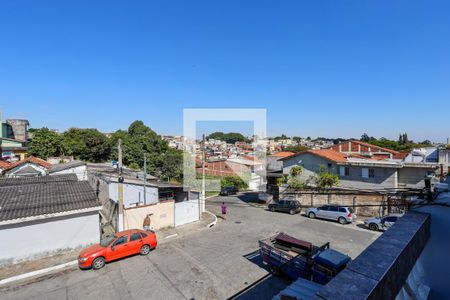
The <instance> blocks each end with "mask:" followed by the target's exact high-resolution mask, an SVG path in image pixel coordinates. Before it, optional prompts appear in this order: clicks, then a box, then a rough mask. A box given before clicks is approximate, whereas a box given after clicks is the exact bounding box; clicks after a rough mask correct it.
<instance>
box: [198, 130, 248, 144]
mask: <svg viewBox="0 0 450 300" xmlns="http://www.w3.org/2000/svg"><path fill="white" fill-rule="evenodd" d="M206 138H207V139H208V140H209V139H215V140H221V141H224V142H227V143H229V144H234V143H236V142H247V143H249V142H250V139H248V138H246V137H245V136H243V135H242V134H240V133H237V132H228V133H223V132H219V131H217V132H213V133H211V134H210V135H208V136H207V137H206Z"/></svg>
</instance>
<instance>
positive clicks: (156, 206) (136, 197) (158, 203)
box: [88, 164, 200, 230]
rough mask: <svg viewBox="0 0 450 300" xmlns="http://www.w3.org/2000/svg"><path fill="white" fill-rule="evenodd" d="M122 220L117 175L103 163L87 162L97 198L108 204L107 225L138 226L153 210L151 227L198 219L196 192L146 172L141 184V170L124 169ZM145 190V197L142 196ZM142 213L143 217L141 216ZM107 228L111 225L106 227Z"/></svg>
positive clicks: (114, 226) (115, 227) (198, 207)
mask: <svg viewBox="0 0 450 300" xmlns="http://www.w3.org/2000/svg"><path fill="white" fill-rule="evenodd" d="M120 177H121V178H122V179H123V182H122V191H123V209H124V221H123V223H124V224H120V225H119V224H118V222H119V220H118V214H117V213H118V208H117V206H118V202H119V184H120V182H119V175H118V173H117V170H116V169H115V168H113V167H111V166H107V165H104V164H89V165H88V179H89V181H90V182H91V185H92V186H94V188H95V189H96V191H97V194H99V198H100V201H101V202H102V203H107V205H105V206H107V207H110V209H109V210H108V211H104V212H103V214H104V215H108V216H109V217H108V218H107V219H108V222H110V224H109V226H112V227H113V228H114V230H117V229H118V228H121V226H123V225H124V227H123V228H124V229H133V228H136V226H137V228H141V227H142V222H143V220H144V218H145V216H146V215H147V214H153V216H152V217H151V219H152V228H153V229H155V230H156V229H160V228H162V227H168V226H179V225H183V224H187V223H190V222H195V221H198V220H199V219H200V200H199V199H200V197H199V192H197V191H193V190H190V189H187V190H186V189H185V187H184V186H183V185H181V184H175V183H169V182H162V181H158V180H157V178H156V177H154V176H151V175H147V181H146V182H145V185H144V179H143V174H142V172H136V171H133V170H130V169H126V168H125V169H124V170H123V174H122V176H120ZM144 194H145V197H144ZM141 217H142V218H141ZM109 230H110V229H109Z"/></svg>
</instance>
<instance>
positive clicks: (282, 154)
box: [271, 151, 295, 157]
mask: <svg viewBox="0 0 450 300" xmlns="http://www.w3.org/2000/svg"><path fill="white" fill-rule="evenodd" d="M293 154H295V153H294V152H290V151H281V152H277V153H274V154H272V155H271V156H276V157H286V156H291V155H293Z"/></svg>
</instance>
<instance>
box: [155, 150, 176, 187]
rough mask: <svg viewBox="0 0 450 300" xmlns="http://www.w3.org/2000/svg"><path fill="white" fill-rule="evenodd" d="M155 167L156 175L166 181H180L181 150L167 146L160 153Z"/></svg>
mask: <svg viewBox="0 0 450 300" xmlns="http://www.w3.org/2000/svg"><path fill="white" fill-rule="evenodd" d="M155 169H156V174H158V175H159V176H158V177H160V178H162V179H166V180H167V181H177V182H180V181H181V179H182V178H183V152H182V151H180V150H176V149H172V148H168V149H167V151H166V152H164V153H162V154H161V155H160V157H159V159H158V163H157V164H156V167H155Z"/></svg>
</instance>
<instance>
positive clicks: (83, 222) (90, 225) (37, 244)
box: [0, 212, 100, 265]
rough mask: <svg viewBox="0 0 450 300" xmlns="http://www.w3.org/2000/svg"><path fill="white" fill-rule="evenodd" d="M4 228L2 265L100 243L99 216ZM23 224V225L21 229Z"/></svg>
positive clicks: (0, 238) (0, 235)
mask: <svg viewBox="0 0 450 300" xmlns="http://www.w3.org/2000/svg"><path fill="white" fill-rule="evenodd" d="M23 224H24V223H22V224H15V225H9V226H11V227H6V226H2V227H0V241H1V244H0V265H4V264H10V263H15V262H18V261H21V260H28V259H33V258H39V257H45V256H48V255H51V254H52V253H53V252H57V251H59V250H62V249H67V250H68V249H72V248H78V247H83V246H86V245H89V244H93V243H98V242H99V241H100V229H99V215H98V213H97V212H95V213H94V214H91V215H84V216H81V215H78V216H76V217H72V218H69V216H66V217H65V219H62V218H61V219H47V220H42V221H39V222H36V223H33V222H30V223H28V225H26V226H23ZM21 225H22V226H21Z"/></svg>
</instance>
